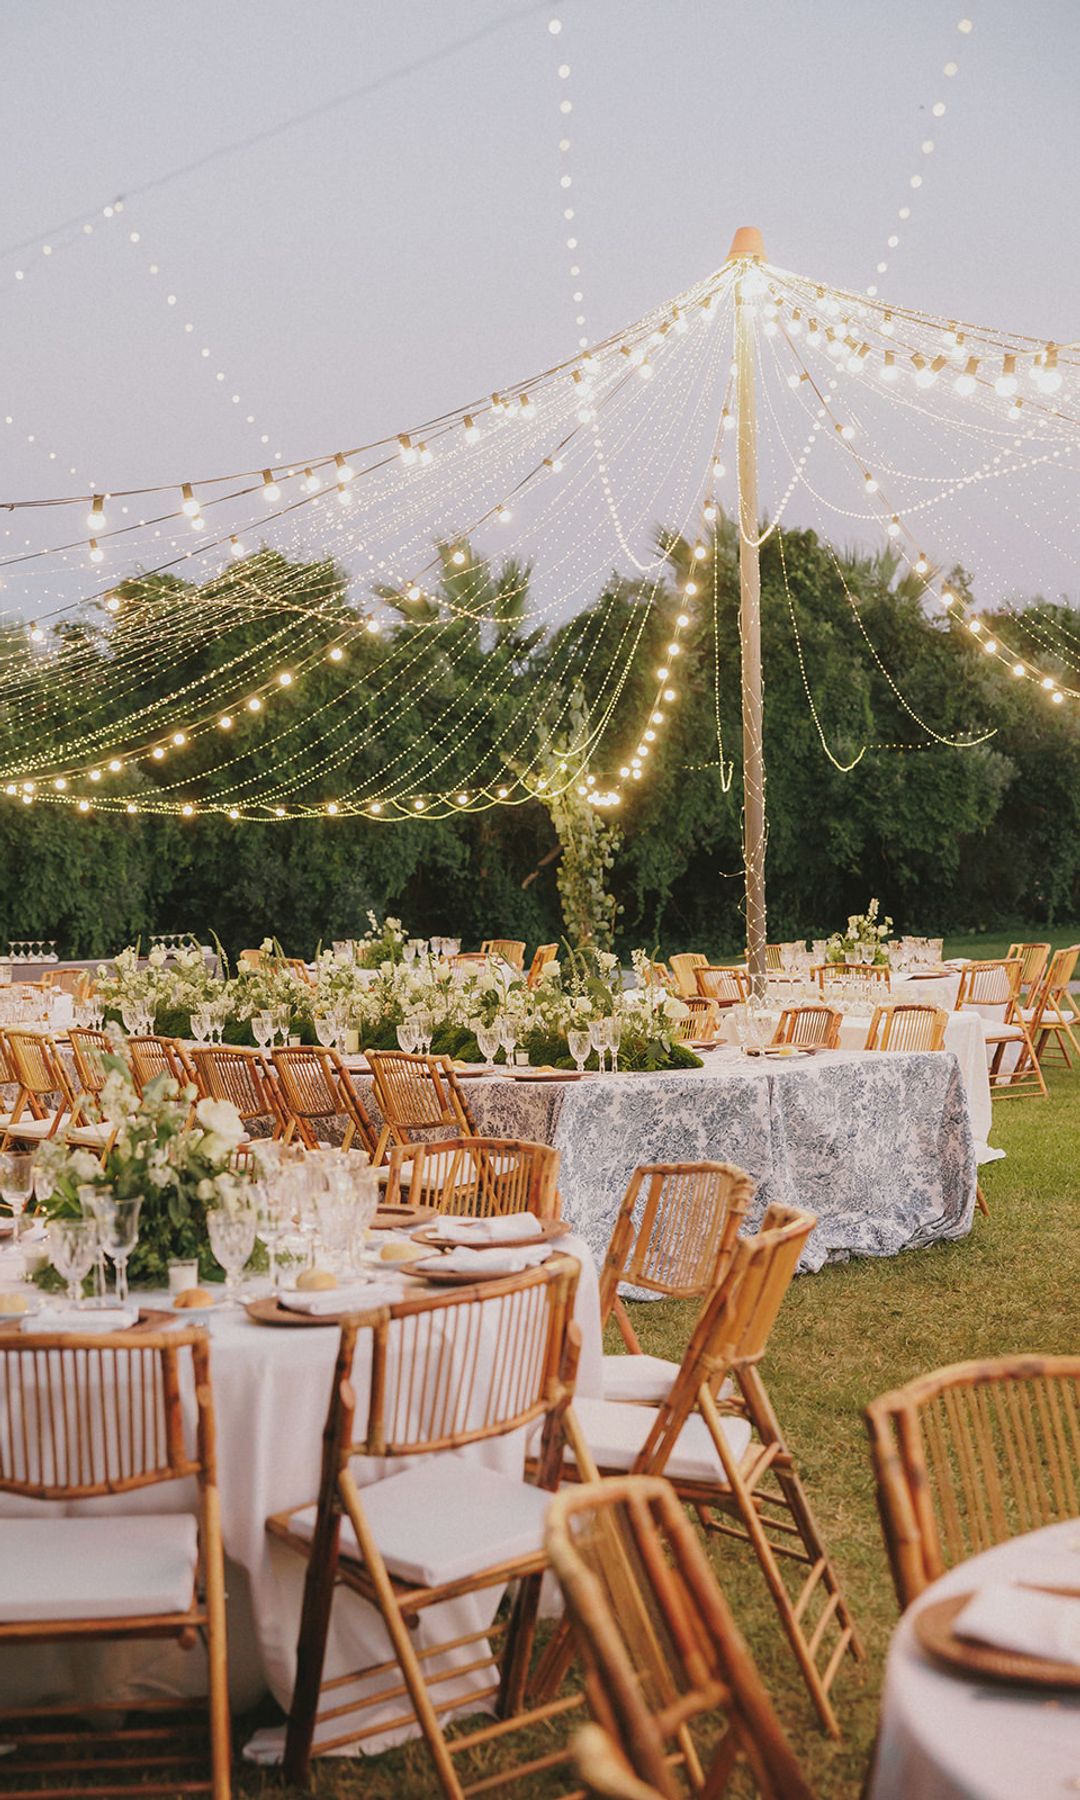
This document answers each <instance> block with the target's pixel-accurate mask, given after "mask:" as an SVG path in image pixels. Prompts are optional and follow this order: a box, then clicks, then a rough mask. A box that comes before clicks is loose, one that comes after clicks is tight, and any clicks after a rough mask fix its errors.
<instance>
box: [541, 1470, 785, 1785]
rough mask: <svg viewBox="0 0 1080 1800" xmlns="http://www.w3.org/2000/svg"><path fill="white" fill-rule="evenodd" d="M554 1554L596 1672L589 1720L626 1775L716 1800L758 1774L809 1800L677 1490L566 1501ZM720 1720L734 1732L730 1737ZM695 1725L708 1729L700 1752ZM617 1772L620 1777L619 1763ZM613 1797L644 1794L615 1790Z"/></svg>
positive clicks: (588, 1663) (572, 1496)
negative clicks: (737, 1779) (743, 1769)
mask: <svg viewBox="0 0 1080 1800" xmlns="http://www.w3.org/2000/svg"><path fill="white" fill-rule="evenodd" d="M547 1549H548V1555H549V1557H550V1559H551V1566H552V1569H553V1570H554V1572H555V1575H556V1576H557V1578H558V1582H559V1586H560V1588H561V1589H562V1592H563V1596H564V1599H565V1601H566V1611H567V1616H568V1618H569V1621H570V1625H571V1629H572V1631H573V1635H574V1639H575V1641H576V1643H577V1645H578V1647H579V1648H580V1651H581V1655H582V1659H583V1662H584V1667H585V1686H586V1694H587V1698H588V1703H589V1710H590V1712H591V1713H592V1714H593V1715H594V1717H595V1718H596V1719H597V1721H598V1722H599V1724H600V1726H601V1727H602V1729H603V1731H604V1732H605V1733H606V1734H607V1738H608V1742H609V1743H614V1744H616V1745H618V1748H619V1751H620V1752H621V1757H620V1761H621V1765H622V1768H623V1769H624V1770H629V1771H630V1772H632V1775H633V1777H634V1778H635V1779H636V1780H637V1781H638V1782H645V1783H646V1784H647V1786H646V1789H645V1791H646V1793H653V1794H656V1795H660V1796H663V1797H664V1800H677V1796H678V1795H679V1794H681V1793H682V1792H683V1788H682V1786H681V1784H679V1783H677V1781H676V1775H675V1772H676V1771H678V1772H679V1773H680V1774H681V1775H682V1776H683V1777H684V1779H685V1782H686V1785H687V1787H688V1788H689V1789H690V1791H691V1792H692V1793H704V1794H706V1795H708V1797H709V1800H718V1797H719V1796H720V1795H721V1794H724V1793H726V1792H727V1790H728V1783H729V1780H730V1778H731V1776H732V1774H733V1773H734V1771H735V1769H736V1766H737V1765H738V1764H739V1763H741V1762H746V1763H747V1764H749V1768H750V1772H751V1774H752V1776H753V1778H754V1783H755V1791H756V1792H757V1793H759V1794H761V1795H763V1796H765V1797H766V1800H811V1796H810V1789H809V1787H808V1786H807V1784H806V1781H805V1780H804V1778H803V1774H802V1771H801V1769H800V1767H799V1764H798V1762H797V1760H796V1758H795V1756H794V1755H793V1753H792V1751H791V1749H790V1747H789V1745H788V1742H787V1739H786V1738H785V1736H784V1733H783V1731H782V1729H781V1726H780V1722H779V1720H778V1719H777V1717H776V1714H775V1712H774V1711H773V1707H772V1702H771V1701H770V1699H769V1696H768V1693H767V1691H766V1689H765V1685H764V1683H763V1681H762V1679H761V1676H760V1675H759V1674H758V1671H757V1668H756V1666H755V1664H754V1660H753V1657H752V1656H751V1654H750V1651H749V1649H748V1648H747V1646H746V1644H745V1642H744V1640H743V1638H742V1636H741V1634H740V1632H739V1630H738V1628H737V1626H736V1624H735V1621H734V1619H733V1618H732V1616H731V1612H730V1610H729V1608H728V1605H727V1602H726V1600H725V1598H724V1595H723V1593H722V1591H721V1588H720V1584H719V1582H718V1581H717V1579H716V1576H715V1574H714V1573H713V1570H712V1568H711V1567H710V1565H709V1560H708V1557H707V1556H706V1555H705V1552H704V1550H703V1548H702V1545H701V1542H700V1540H699V1539H698V1537H697V1535H696V1533H695V1531H694V1528H693V1526H692V1525H691V1523H690V1521H689V1519H688V1518H687V1516H686V1513H685V1511H684V1509H683V1507H682V1506H681V1505H680V1503H679V1500H678V1498H677V1496H676V1494H675V1491H674V1489H673V1488H672V1487H671V1486H670V1484H669V1483H668V1482H666V1481H661V1480H657V1479H656V1478H655V1477H649V1476H643V1475H633V1476H622V1477H619V1478H616V1479H614V1480H610V1481H598V1482H590V1483H589V1484H588V1485H587V1486H585V1487H581V1488H577V1489H575V1490H569V1491H566V1492H564V1493H561V1494H558V1495H556V1497H555V1499H554V1500H553V1501H552V1503H551V1507H550V1510H549V1512H548V1526H547ZM717 1715H719V1717H720V1720H723V1721H724V1723H723V1725H722V1728H721V1730H720V1732H719V1735H717V1730H716V1727H717V1724H718V1722H719V1721H718V1718H717ZM725 1715H726V1719H725ZM695 1721H702V1722H706V1721H707V1723H708V1727H709V1730H708V1736H707V1738H705V1737H704V1735H703V1737H702V1739H701V1740H699V1741H698V1742H695V1738H694V1735H693V1733H692V1731H691V1725H692V1724H693V1723H694V1722H695ZM594 1766H595V1765H594ZM600 1766H601V1769H603V1767H604V1766H605V1764H603V1763H602V1764H601V1765H600ZM618 1766H619V1765H618V1764H616V1765H615V1768H616V1769H617V1768H618ZM606 1767H607V1768H608V1769H609V1770H611V1769H612V1764H611V1761H610V1759H608V1760H607V1762H606ZM613 1775H614V1771H613ZM612 1778H613V1776H612ZM601 1791H603V1790H601ZM606 1791H607V1792H608V1793H609V1794H615V1795H618V1794H619V1793H620V1792H621V1793H624V1794H630V1795H632V1794H633V1793H634V1791H635V1790H634V1789H633V1788H632V1787H625V1786H624V1787H622V1788H620V1787H619V1786H618V1785H609V1786H608V1787H607V1790H606ZM638 1792H639V1793H640V1788H639V1790H638Z"/></svg>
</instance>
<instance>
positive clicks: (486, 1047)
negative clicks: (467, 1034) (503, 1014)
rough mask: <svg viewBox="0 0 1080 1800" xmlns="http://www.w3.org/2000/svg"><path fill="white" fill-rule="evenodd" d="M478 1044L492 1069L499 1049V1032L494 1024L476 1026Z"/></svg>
mask: <svg viewBox="0 0 1080 1800" xmlns="http://www.w3.org/2000/svg"><path fill="white" fill-rule="evenodd" d="M476 1044H477V1048H478V1050H479V1051H480V1054H481V1056H482V1057H483V1059H484V1061H485V1063H486V1064H487V1066H488V1068H489V1069H490V1068H491V1067H492V1065H493V1063H494V1061H495V1057H496V1055H497V1053H498V1049H499V1033H498V1030H497V1029H496V1027H495V1026H494V1025H478V1026H477V1027H476Z"/></svg>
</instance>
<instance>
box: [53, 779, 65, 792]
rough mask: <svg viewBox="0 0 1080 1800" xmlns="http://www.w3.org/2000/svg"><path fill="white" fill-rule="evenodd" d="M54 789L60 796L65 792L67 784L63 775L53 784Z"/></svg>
mask: <svg viewBox="0 0 1080 1800" xmlns="http://www.w3.org/2000/svg"><path fill="white" fill-rule="evenodd" d="M53 787H54V788H55V789H56V791H57V793H58V794H62V793H63V792H64V789H65V788H66V787H67V782H66V781H65V779H64V777H63V776H62V775H58V776H57V777H56V780H55V781H54V782H53Z"/></svg>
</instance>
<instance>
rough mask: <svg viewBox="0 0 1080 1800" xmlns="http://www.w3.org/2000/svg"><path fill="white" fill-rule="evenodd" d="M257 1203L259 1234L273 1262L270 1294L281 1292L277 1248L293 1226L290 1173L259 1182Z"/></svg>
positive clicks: (272, 1175)
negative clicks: (279, 1290)
mask: <svg viewBox="0 0 1080 1800" xmlns="http://www.w3.org/2000/svg"><path fill="white" fill-rule="evenodd" d="M254 1200H255V1206H256V1211H257V1213H258V1225H257V1227H256V1232H257V1235H258V1237H259V1238H260V1239H261V1240H262V1242H263V1243H264V1244H265V1245H266V1254H267V1257H268V1259H269V1263H270V1292H271V1293H272V1294H276V1293H277V1290H278V1245H279V1243H280V1242H281V1239H282V1238H283V1237H284V1236H285V1234H286V1232H287V1231H289V1230H290V1228H291V1226H292V1223H293V1187H292V1183H291V1182H290V1180H289V1178H288V1176H287V1174H284V1175H283V1173H282V1172H281V1171H280V1170H279V1171H278V1172H277V1173H276V1174H273V1173H269V1174H268V1175H267V1177H266V1179H265V1180H262V1181H257V1182H256V1183H255V1188H254Z"/></svg>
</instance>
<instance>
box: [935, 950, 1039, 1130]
mask: <svg viewBox="0 0 1080 1800" xmlns="http://www.w3.org/2000/svg"><path fill="white" fill-rule="evenodd" d="M1020 971H1021V963H1020V959H1019V957H1014V958H1013V959H1012V961H1008V960H1006V959H1005V958H998V959H996V960H991V961H987V962H970V963H967V964H966V965H965V966H964V968H963V969H961V971H960V986H959V988H958V989H957V994H956V1011H957V1012H968V1011H970V1012H977V1013H980V1014H981V1015H982V1017H983V1019H984V1021H985V1023H984V1025H983V1035H984V1036H985V1038H986V1047H987V1049H988V1050H989V1051H990V1091H991V1093H992V1094H1002V1095H1004V1094H1025V1093H1028V1092H1030V1091H1031V1090H1032V1089H1035V1090H1037V1091H1038V1092H1039V1093H1040V1094H1041V1095H1042V1097H1043V1099H1044V1100H1045V1099H1046V1083H1045V1081H1044V1080H1043V1074H1042V1070H1041V1069H1040V1067H1039V1059H1038V1057H1037V1055H1036V1054H1035V1046H1034V1044H1033V1043H1032V1041H1031V1032H1030V1029H1029V1027H1028V1024H1027V1021H1026V1019H1025V1018H1024V1014H1023V1010H1022V1008H1021V1006H1020V1001H1019V993H1020ZM1009 1049H1012V1050H1015V1051H1016V1053H1017V1059H1016V1062H1015V1063H1014V1064H1013V1066H1012V1067H1011V1068H1004V1067H1003V1066H1002V1064H1003V1062H1004V1058H1005V1052H1006V1051H1007V1050H1009Z"/></svg>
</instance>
